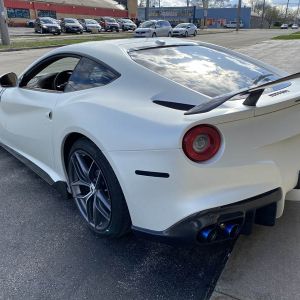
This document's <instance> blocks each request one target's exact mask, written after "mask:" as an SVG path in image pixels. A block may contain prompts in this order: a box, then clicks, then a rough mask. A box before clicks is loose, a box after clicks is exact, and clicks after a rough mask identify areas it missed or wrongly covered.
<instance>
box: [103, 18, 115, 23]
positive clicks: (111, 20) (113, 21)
mask: <svg viewBox="0 0 300 300" xmlns="http://www.w3.org/2000/svg"><path fill="white" fill-rule="evenodd" d="M105 21H106V22H111V23H116V20H115V19H113V18H105Z"/></svg>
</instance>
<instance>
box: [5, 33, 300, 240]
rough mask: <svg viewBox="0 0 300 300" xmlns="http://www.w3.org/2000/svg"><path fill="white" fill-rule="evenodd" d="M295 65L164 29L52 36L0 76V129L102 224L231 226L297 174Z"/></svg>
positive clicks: (16, 150)
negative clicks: (156, 34)
mask: <svg viewBox="0 0 300 300" xmlns="http://www.w3.org/2000/svg"><path fill="white" fill-rule="evenodd" d="M299 77H300V73H298V74H294V75H290V76H287V74H286V73H285V72H282V71H280V70H278V69H275V68H273V67H272V66H269V65H266V64H264V63H261V62H259V61H257V60H254V59H252V58H249V57H247V56H244V55H242V54H240V53H236V52H234V51H231V50H227V49H225V48H223V47H219V46H215V45H211V44H206V43H200V44H199V43H194V42H191V41H180V40H178V39H173V38H165V39H159V40H156V39H140V40H134V39H121V40H114V41H105V42H89V43H82V44H75V45H70V46H66V47H60V48H57V49H55V50H53V51H51V52H49V53H47V54H45V55H44V56H43V57H41V58H40V59H38V60H37V61H36V62H34V63H33V64H32V65H31V66H29V68H28V69H27V70H25V72H24V73H23V74H21V76H20V77H19V78H17V76H16V75H15V74H14V73H9V74H6V75H3V76H2V77H1V78H0V84H1V89H0V96H1V101H0V141H1V145H3V147H5V149H7V150H8V151H10V152H11V153H13V154H14V155H15V156H16V157H18V158H19V159H21V160H22V161H23V162H24V163H26V164H27V165H29V166H30V167H31V168H32V169H33V170H35V171H36V172H37V173H38V174H39V175H40V176H42V177H43V178H44V179H45V180H47V182H49V183H51V184H53V185H56V186H57V187H59V188H60V189H63V190H64V191H65V192H68V193H70V194H72V197H73V198H74V200H75V203H76V205H77V207H78V209H79V212H80V214H81V215H82V217H83V220H85V222H86V224H87V225H88V226H89V228H90V229H91V230H93V231H94V232H95V233H97V234H98V235H100V236H102V237H119V236H122V235H124V234H126V233H127V232H129V231H130V230H131V229H133V230H134V231H135V232H136V233H139V234H143V235H147V236H151V237H154V238H157V239H158V240H174V241H179V242H185V243H188V242H199V243H200V242H211V241H216V240H223V239H230V238H235V237H237V235H238V234H239V232H241V231H243V232H249V227H251V225H252V223H253V222H255V223H258V224H263V225H273V224H274V222H275V218H276V217H279V216H281V214H282V212H283V208H284V201H285V196H286V194H287V193H288V192H289V191H291V190H292V189H294V188H297V189H299V188H300V184H299V182H300V181H299V170H300V159H299V149H300V122H299V119H300V78H299ZM10 171H11V170H7V172H10ZM20 176H22V174H20ZM25 196H26V195H25ZM33 217H35V216H33Z"/></svg>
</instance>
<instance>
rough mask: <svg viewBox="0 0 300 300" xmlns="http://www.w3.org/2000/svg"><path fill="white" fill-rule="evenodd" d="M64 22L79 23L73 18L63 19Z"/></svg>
mask: <svg viewBox="0 0 300 300" xmlns="http://www.w3.org/2000/svg"><path fill="white" fill-rule="evenodd" d="M65 22H66V23H72V24H75V23H76V24H77V23H79V22H78V21H77V20H75V19H65Z"/></svg>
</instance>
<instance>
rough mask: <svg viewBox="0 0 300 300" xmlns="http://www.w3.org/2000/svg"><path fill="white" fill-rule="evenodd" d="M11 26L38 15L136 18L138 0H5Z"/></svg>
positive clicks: (19, 24) (21, 24) (20, 24)
mask: <svg viewBox="0 0 300 300" xmlns="http://www.w3.org/2000/svg"><path fill="white" fill-rule="evenodd" d="M4 6H5V8H6V11H7V18H8V23H9V25H10V26H23V25H25V24H26V21H27V20H30V19H36V18H37V17H53V18H55V19H60V18H64V17H74V18H91V19H94V18H99V17H101V16H111V17H119V18H127V17H129V18H135V17H136V15H137V0H127V2H125V5H122V4H119V3H118V2H117V1H114V0H69V1H66V0H4Z"/></svg>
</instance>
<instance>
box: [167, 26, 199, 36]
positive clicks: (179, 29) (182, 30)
mask: <svg viewBox="0 0 300 300" xmlns="http://www.w3.org/2000/svg"><path fill="white" fill-rule="evenodd" d="M189 35H193V36H196V35H197V27H196V26H195V25H194V24H193V23H180V24H178V25H177V26H176V27H175V28H173V32H172V36H185V37H188V36H189Z"/></svg>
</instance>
